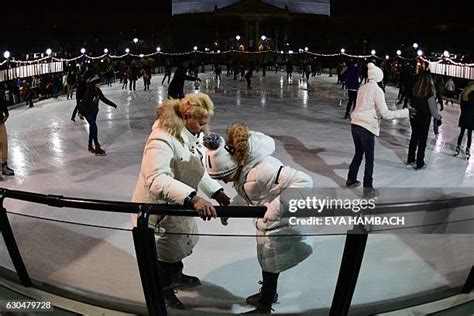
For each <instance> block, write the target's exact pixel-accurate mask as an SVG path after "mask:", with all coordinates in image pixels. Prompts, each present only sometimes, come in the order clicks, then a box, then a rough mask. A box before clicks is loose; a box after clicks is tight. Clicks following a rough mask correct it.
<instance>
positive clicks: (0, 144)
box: [0, 97, 15, 180]
mask: <svg viewBox="0 0 474 316" xmlns="http://www.w3.org/2000/svg"><path fill="white" fill-rule="evenodd" d="M8 115H9V114H8V108H7V101H6V100H5V99H4V98H3V97H0V150H1V151H2V175H4V176H13V175H15V172H14V171H13V170H12V169H10V168H9V167H8V139H7V130H6V128H5V122H6V121H7V119H8ZM1 179H2V176H0V180H1Z"/></svg>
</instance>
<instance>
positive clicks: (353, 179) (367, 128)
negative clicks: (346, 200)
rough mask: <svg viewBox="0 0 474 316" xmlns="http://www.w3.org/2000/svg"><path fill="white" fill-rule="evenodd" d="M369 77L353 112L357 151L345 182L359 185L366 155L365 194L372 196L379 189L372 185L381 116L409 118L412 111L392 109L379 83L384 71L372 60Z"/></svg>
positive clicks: (352, 185) (352, 123)
mask: <svg viewBox="0 0 474 316" xmlns="http://www.w3.org/2000/svg"><path fill="white" fill-rule="evenodd" d="M367 67H368V79H369V81H368V82H367V83H366V84H364V85H362V86H361V87H360V88H359V91H358V93H357V100H356V107H355V109H354V111H353V112H352V114H351V131H352V138H353V140H354V146H355V153H354V157H353V158H352V162H351V164H350V166H349V173H348V175H347V181H346V186H347V187H349V188H354V187H358V186H359V185H360V181H358V180H357V173H358V172H359V167H360V165H361V163H362V158H363V157H364V156H365V171H364V195H365V196H366V197H373V196H375V195H377V190H375V189H374V187H373V178H372V177H373V172H374V156H375V136H379V135H380V121H381V119H382V118H383V119H388V120H391V119H396V118H406V117H408V116H409V115H410V112H409V110H408V109H402V110H397V111H390V110H389V109H388V107H387V104H386V103H385V95H384V92H383V90H382V88H380V86H379V85H378V83H379V82H381V81H382V80H383V71H382V69H380V68H379V67H377V66H375V65H374V64H373V63H369V64H368V65H367ZM410 111H413V113H414V110H413V109H410Z"/></svg>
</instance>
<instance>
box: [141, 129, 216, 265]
mask: <svg viewBox="0 0 474 316" xmlns="http://www.w3.org/2000/svg"><path fill="white" fill-rule="evenodd" d="M181 136H182V138H183V140H184V144H181V143H180V142H179V141H178V140H177V139H176V138H175V137H173V136H171V135H170V134H168V132H166V131H165V130H164V129H162V128H160V127H159V126H158V121H156V122H155V124H154V125H153V127H152V132H151V134H150V136H149V137H148V140H147V142H146V144H145V149H144V151H143V160H142V165H141V170H140V175H139V177H138V182H137V184H136V186H135V191H134V193H133V197H132V201H133V202H141V203H158V204H168V203H169V204H178V205H183V204H184V200H185V198H186V197H187V196H189V194H190V193H191V192H193V191H197V190H198V189H200V190H202V191H203V192H204V194H206V195H207V196H209V197H211V196H212V195H213V194H214V193H215V192H216V191H218V190H220V189H221V188H222V187H221V186H220V185H219V183H218V182H217V181H215V180H213V179H211V178H210V177H209V175H208V174H207V172H206V169H205V166H204V161H203V157H204V155H203V153H204V149H203V145H202V133H201V134H200V135H199V137H196V136H194V135H193V134H191V133H190V132H189V131H188V130H187V129H186V128H184V129H183V131H182V133H181ZM134 221H135V223H136V216H135V219H134ZM158 221H159V218H158V216H156V215H153V216H150V220H149V224H150V227H151V228H155V226H156V224H157V222H158ZM159 228H160V229H164V230H165V232H171V233H181V234H182V235H167V234H161V235H160V236H159V237H158V239H157V241H156V247H157V252H158V259H159V260H161V261H165V262H177V261H180V260H182V259H183V258H185V257H187V256H189V255H190V254H191V253H192V249H193V248H194V246H195V245H196V243H197V241H198V236H195V235H186V234H196V233H197V225H196V221H195V219H194V218H193V217H181V216H180V217H178V216H165V217H164V218H163V219H162V220H161V221H159Z"/></svg>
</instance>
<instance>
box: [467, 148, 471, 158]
mask: <svg viewBox="0 0 474 316" xmlns="http://www.w3.org/2000/svg"><path fill="white" fill-rule="evenodd" d="M469 158H471V150H470V149H469V147H467V148H466V159H467V160H469Z"/></svg>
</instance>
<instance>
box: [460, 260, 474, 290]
mask: <svg viewBox="0 0 474 316" xmlns="http://www.w3.org/2000/svg"><path fill="white" fill-rule="evenodd" d="M473 289H474V266H472V267H471V271H470V272H469V275H468V276H467V279H466V283H464V287H463V288H462V293H465V294H467V293H470V292H471V291H472V290H473Z"/></svg>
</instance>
